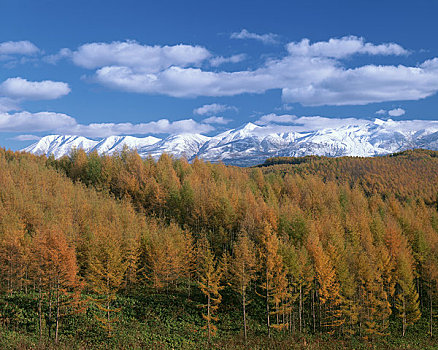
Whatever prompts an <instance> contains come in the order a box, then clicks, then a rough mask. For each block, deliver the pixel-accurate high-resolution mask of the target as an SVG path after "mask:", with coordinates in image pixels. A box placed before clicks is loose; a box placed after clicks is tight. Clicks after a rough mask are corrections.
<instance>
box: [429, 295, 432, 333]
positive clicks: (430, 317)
mask: <svg viewBox="0 0 438 350" xmlns="http://www.w3.org/2000/svg"><path fill="white" fill-rule="evenodd" d="M429 299H430V316H429V323H430V336H431V337H433V308H432V291H429Z"/></svg>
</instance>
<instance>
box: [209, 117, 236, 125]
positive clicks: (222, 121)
mask: <svg viewBox="0 0 438 350" xmlns="http://www.w3.org/2000/svg"><path fill="white" fill-rule="evenodd" d="M231 121H232V120H231V119H226V118H224V117H216V116H211V117H208V118H205V119H204V120H202V122H203V123H205V124H222V125H225V124H228V123H230V122H231Z"/></svg>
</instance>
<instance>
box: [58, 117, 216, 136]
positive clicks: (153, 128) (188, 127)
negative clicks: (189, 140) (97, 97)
mask: <svg viewBox="0 0 438 350" xmlns="http://www.w3.org/2000/svg"><path fill="white" fill-rule="evenodd" d="M68 130H69V131H68V133H70V134H75V135H82V136H88V137H107V136H111V135H133V134H139V135H147V134H184V133H199V134H203V133H207V132H210V131H212V130H214V127H213V126H211V125H208V124H203V123H198V122H196V121H194V120H193V119H183V120H177V121H173V122H172V121H169V120H168V119H160V120H158V121H152V122H148V123H138V124H132V123H92V124H88V125H81V124H77V125H75V126H74V127H72V128H69V129H68ZM60 132H61V133H64V131H62V130H60Z"/></svg>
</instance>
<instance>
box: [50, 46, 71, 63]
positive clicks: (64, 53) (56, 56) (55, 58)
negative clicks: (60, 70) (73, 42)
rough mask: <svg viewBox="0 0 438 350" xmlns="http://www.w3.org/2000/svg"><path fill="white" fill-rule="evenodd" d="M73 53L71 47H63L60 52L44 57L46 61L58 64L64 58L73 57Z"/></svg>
mask: <svg viewBox="0 0 438 350" xmlns="http://www.w3.org/2000/svg"><path fill="white" fill-rule="evenodd" d="M72 55H73V53H72V51H71V50H70V49H68V48H63V49H61V50H59V52H58V53H56V54H54V55H48V56H45V57H43V60H44V61H46V62H47V63H50V64H56V63H58V62H59V61H60V60H62V59H64V58H71V57H72Z"/></svg>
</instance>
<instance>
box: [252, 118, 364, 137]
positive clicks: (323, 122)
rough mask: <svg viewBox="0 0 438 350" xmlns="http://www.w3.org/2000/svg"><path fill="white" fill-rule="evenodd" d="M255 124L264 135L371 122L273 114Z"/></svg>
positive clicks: (354, 119)
mask: <svg viewBox="0 0 438 350" xmlns="http://www.w3.org/2000/svg"><path fill="white" fill-rule="evenodd" d="M255 123H256V124H257V125H259V126H262V127H263V128H262V129H260V130H263V133H272V132H290V131H295V132H310V131H316V130H321V129H330V128H338V127H342V126H350V125H365V124H369V123H370V121H369V120H366V119H358V118H327V117H321V116H296V115H289V114H284V115H277V114H274V113H271V114H266V115H264V116H262V117H260V118H259V119H258V120H257V121H256V122H255ZM279 124H281V125H279Z"/></svg>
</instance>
